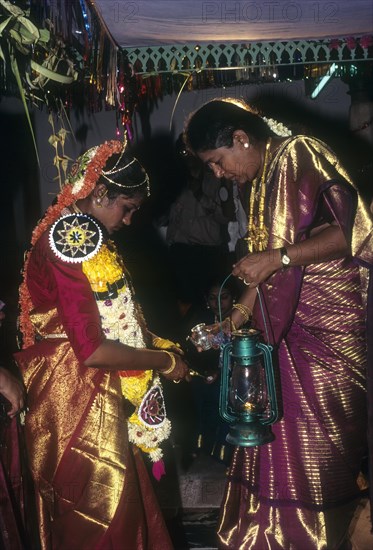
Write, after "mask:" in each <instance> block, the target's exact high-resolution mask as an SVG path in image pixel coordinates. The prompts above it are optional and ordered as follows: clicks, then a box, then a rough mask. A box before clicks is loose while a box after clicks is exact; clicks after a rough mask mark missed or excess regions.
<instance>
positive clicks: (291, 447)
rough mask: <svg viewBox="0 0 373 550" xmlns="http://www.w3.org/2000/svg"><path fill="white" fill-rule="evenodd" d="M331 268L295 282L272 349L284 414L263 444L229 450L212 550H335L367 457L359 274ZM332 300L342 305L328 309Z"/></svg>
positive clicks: (317, 268)
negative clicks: (291, 314)
mask: <svg viewBox="0 0 373 550" xmlns="http://www.w3.org/2000/svg"><path fill="white" fill-rule="evenodd" d="M340 263H341V262H333V263H330V264H320V265H319V266H312V268H310V269H309V271H308V270H307V271H308V272H307V273H306V274H305V276H304V280H303V285H302V291H301V295H300V300H299V305H298V309H297V313H296V315H295V319H294V322H293V325H292V328H291V330H290V331H289V333H288V334H287V335H286V337H285V338H284V340H283V341H282V343H281V345H280V348H279V361H278V363H279V370H280V379H281V395H282V399H281V404H282V408H283V411H282V412H283V416H282V419H281V421H280V422H278V423H276V424H275V425H274V426H273V432H274V434H275V440H274V441H273V442H272V443H271V444H268V445H263V446H262V447H256V448H254V449H244V448H237V449H236V451H235V454H234V457H233V461H232V465H231V468H230V471H229V474H228V487H227V491H226V494H225V499H224V502H223V506H222V517H221V526H220V530H219V537H220V541H221V547H224V548H231V549H234V550H248V549H252V548H255V549H256V550H266V549H269V548H270V549H271V550H273V549H280V548H282V549H288V550H290V549H291V550H300V549H303V548H304V549H307V550H311V549H317V550H321V549H326V548H337V543H338V541H340V540H342V539H343V536H344V534H345V531H346V529H347V528H348V524H349V521H348V520H349V519H351V515H350V514H351V511H352V510H353V508H352V506H350V505H352V504H353V501H354V499H356V498H357V497H359V495H360V489H359V487H358V484H357V479H358V475H359V466H360V464H361V460H362V457H363V456H364V453H365V452H366V446H365V441H366V404H365V400H366V397H365V387H364V368H365V364H366V357H365V354H366V350H365V344H364V317H363V315H361V313H362V305H361V302H359V300H357V299H356V297H357V296H358V294H357V293H356V292H355V293H354V292H353V291H354V290H355V289H356V287H357V284H358V283H359V280H358V276H357V277H356V270H355V269H353V268H352V270H351V273H350V276H349V277H348V281H346V279H345V277H342V278H341V273H340V271H338V264H339V265H340ZM339 269H340V270H341V269H342V271H343V272H345V268H339ZM354 274H355V275H354ZM325 277H327V279H328V285H326V286H323V285H322V282H323V279H324V278H325ZM331 279H332V281H333V282H332V281H331ZM341 292H342V293H343V294H344V295H345V298H346V299H345V303H344V304H343V300H341V301H340V304H335V302H334V298H335V293H338V294H340V293H341ZM351 293H352V294H354V295H355V300H352V301H351ZM238 515H239V520H238ZM339 528H341V531H340V532H339V530H338V529H339ZM327 540H328V542H327ZM331 540H333V541H334V542H333V543H331ZM334 543H335V544H334Z"/></svg>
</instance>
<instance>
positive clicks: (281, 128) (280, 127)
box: [262, 116, 293, 137]
mask: <svg viewBox="0 0 373 550" xmlns="http://www.w3.org/2000/svg"><path fill="white" fill-rule="evenodd" d="M262 118H263V120H264V122H266V124H267V125H268V126H269V127H270V129H271V130H272V132H274V133H275V134H277V135H278V136H281V137H289V136H291V135H293V134H292V132H291V130H289V128H287V127H286V126H285V125H284V124H282V122H278V121H277V120H275V119H273V118H266V117H265V116H264V117H262Z"/></svg>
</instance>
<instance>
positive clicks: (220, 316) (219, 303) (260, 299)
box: [218, 273, 269, 345]
mask: <svg viewBox="0 0 373 550" xmlns="http://www.w3.org/2000/svg"><path fill="white" fill-rule="evenodd" d="M230 277H232V273H230V274H229V275H228V276H227V277H226V278H225V279H224V281H223V282H222V284H221V286H220V289H219V294H218V309H219V323H220V333H221V336H223V334H224V332H223V319H222V314H221V293H222V290H223V288H224V285H225V283H226V282H227V281H228V279H229V278H230ZM256 293H257V295H258V298H259V306H260V311H261V314H262V317H263V323H264V328H265V333H266V337H267V344H268V345H269V333H268V325H267V321H266V316H265V314H264V307H263V301H262V296H261V292H260V289H259V287H258V286H257V287H256Z"/></svg>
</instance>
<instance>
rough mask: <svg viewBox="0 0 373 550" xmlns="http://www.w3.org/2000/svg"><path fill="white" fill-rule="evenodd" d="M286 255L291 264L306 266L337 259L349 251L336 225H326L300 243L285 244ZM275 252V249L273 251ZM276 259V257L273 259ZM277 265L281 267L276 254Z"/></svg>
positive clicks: (346, 254)
mask: <svg viewBox="0 0 373 550" xmlns="http://www.w3.org/2000/svg"><path fill="white" fill-rule="evenodd" d="M286 250H287V255H288V256H289V258H290V265H292V266H306V265H310V264H317V263H322V262H328V261H330V260H337V259H339V258H343V257H345V256H348V255H349V254H350V253H351V250H350V246H349V245H348V243H347V241H346V238H345V236H344V234H343V232H342V230H341V229H340V227H339V226H338V225H328V226H327V227H326V228H325V229H323V230H322V231H319V232H317V233H315V234H314V235H312V236H311V237H309V238H308V239H305V240H304V241H302V242H301V243H296V244H291V245H287V246H286ZM273 253H274V254H276V251H273ZM275 260H276V259H275ZM277 261H278V263H279V265H278V267H279V268H281V267H282V264H281V257H280V255H279V254H278V257H277Z"/></svg>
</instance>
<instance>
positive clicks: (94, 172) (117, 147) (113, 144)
mask: <svg viewBox="0 0 373 550" xmlns="http://www.w3.org/2000/svg"><path fill="white" fill-rule="evenodd" d="M125 147H126V143H124V144H123V143H122V142H120V141H118V140H111V141H105V143H103V144H102V145H99V146H97V147H92V148H91V149H89V150H88V151H87V152H86V153H85V154H84V155H82V156H81V157H80V159H78V160H77V162H76V163H74V165H73V167H72V171H71V174H70V176H69V178H68V180H67V182H66V184H65V185H64V187H63V189H62V191H61V192H60V193H59V195H58V198H57V202H56V203H55V204H53V205H51V206H50V207H49V208H48V209H47V211H46V213H45V216H44V218H43V219H42V220H41V221H40V222H39V223H38V224H37V226H36V227H35V229H34V231H33V233H32V237H31V245H32V246H34V245H35V243H36V241H37V240H38V239H39V238H40V237H41V235H42V234H43V233H44V231H45V230H46V229H47V228H48V227H49V226H50V225H51V224H52V223H53V222H54V221H56V220H57V218H58V217H59V216H60V215H61V213H62V210H63V209H64V208H66V207H67V206H70V205H71V204H73V203H74V202H75V201H77V200H79V199H84V198H86V197H87V196H88V195H89V194H90V193H91V192H92V191H93V189H94V188H95V186H96V183H97V181H98V179H99V177H100V176H101V172H102V170H103V168H104V166H105V165H106V163H107V161H108V159H109V158H110V157H111V156H112V155H114V154H117V153H120V152H121V151H122V150H123V148H125ZM30 252H31V251H29V252H28V254H27V256H26V260H25V264H24V267H23V281H22V284H21V286H20V289H19V301H20V317H19V328H20V330H21V333H22V336H23V348H27V347H29V346H31V345H33V344H34V342H35V337H34V329H33V326H32V323H31V319H30V311H31V310H32V309H33V304H32V300H31V296H30V293H29V291H28V288H27V284H26V273H27V266H28V262H29V258H30Z"/></svg>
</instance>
